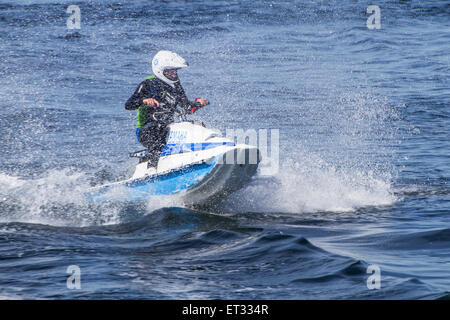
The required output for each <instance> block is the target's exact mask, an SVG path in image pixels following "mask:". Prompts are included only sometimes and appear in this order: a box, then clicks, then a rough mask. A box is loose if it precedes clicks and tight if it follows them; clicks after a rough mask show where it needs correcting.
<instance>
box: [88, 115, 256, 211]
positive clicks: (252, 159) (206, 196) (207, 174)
mask: <svg viewBox="0 0 450 320" xmlns="http://www.w3.org/2000/svg"><path fill="white" fill-rule="evenodd" d="M146 153H147V151H146V150H140V151H136V152H133V153H131V154H130V156H131V157H135V158H138V159H139V163H138V164H137V165H136V169H135V171H134V174H133V175H132V177H131V178H129V179H128V180H124V181H119V182H115V183H111V184H107V185H103V186H100V187H96V188H93V189H91V190H90V191H89V198H90V200H93V201H102V200H111V199H116V197H117V196H119V197H120V199H123V200H124V201H127V202H134V201H143V200H147V199H150V198H153V197H155V196H171V195H177V196H179V197H181V199H182V201H183V202H184V204H186V205H204V204H208V203H211V202H214V201H216V200H218V199H221V198H224V197H227V196H228V195H229V194H231V193H233V192H234V191H236V190H238V189H241V188H242V187H244V186H245V185H246V184H247V183H248V182H249V181H250V179H251V178H252V176H253V175H254V174H255V173H256V171H257V168H258V164H259V162H260V161H261V155H260V152H259V150H258V148H257V147H255V146H251V145H247V144H235V142H234V140H232V139H228V138H226V137H223V136H222V135H221V133H220V131H218V130H213V129H208V128H207V127H206V126H205V125H204V124H203V123H202V122H196V121H187V120H186V118H185V117H184V118H182V121H180V122H174V123H172V124H170V125H169V137H168V141H167V144H166V146H165V148H164V149H163V151H162V152H161V156H160V159H159V161H158V165H157V168H156V169H155V168H148V167H147V160H146Z"/></svg>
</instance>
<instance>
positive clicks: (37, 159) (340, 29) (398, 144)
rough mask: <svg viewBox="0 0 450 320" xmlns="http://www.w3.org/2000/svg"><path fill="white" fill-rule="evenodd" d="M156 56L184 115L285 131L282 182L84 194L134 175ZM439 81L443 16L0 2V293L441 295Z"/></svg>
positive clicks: (448, 8)
mask: <svg viewBox="0 0 450 320" xmlns="http://www.w3.org/2000/svg"><path fill="white" fill-rule="evenodd" d="M69 5H76V6H78V8H79V9H80V29H69V28H68V25H67V20H68V19H69V17H70V15H71V14H70V13H67V8H68V7H69ZM369 5H378V6H379V8H380V10H381V11H380V25H379V27H380V28H379V29H377V28H374V29H369V28H368V26H367V20H368V19H369V17H370V16H371V13H367V8H368V7H369ZM69 25H71V24H70V22H69ZM161 49H168V50H173V51H175V52H177V53H178V54H180V55H181V56H182V57H184V58H185V59H186V60H187V61H188V62H189V65H190V66H189V68H186V69H183V70H181V71H180V72H179V75H180V78H181V82H182V84H183V86H184V88H185V90H186V93H187V95H188V96H189V97H190V98H192V99H193V98H195V97H205V98H207V99H209V101H210V105H209V106H207V107H205V108H204V109H202V110H200V111H199V112H197V113H196V114H195V116H193V117H192V118H193V119H197V120H201V121H203V122H204V123H205V124H206V125H207V126H208V127H212V128H218V129H219V130H221V131H222V133H225V131H226V130H227V129H244V130H247V129H255V130H258V129H269V130H270V129H278V130H279V156H280V159H279V160H280V166H279V170H278V172H276V173H274V174H273V175H271V176H264V175H262V174H261V173H260V172H259V173H258V174H257V175H256V176H255V177H254V179H253V180H252V181H251V182H250V183H249V185H248V186H247V187H245V188H244V189H242V190H240V191H238V192H236V193H235V194H233V195H232V196H231V197H229V198H228V199H227V200H225V201H222V202H221V203H217V204H216V205H215V206H214V207H211V208H203V209H201V210H200V209H194V208H190V207H187V206H185V205H183V203H182V202H181V201H180V200H177V199H176V198H164V199H161V198H158V197H154V198H149V199H148V201H144V202H140V203H122V202H119V201H109V202H104V203H92V202H89V201H88V200H87V199H86V197H85V196H84V192H85V191H86V189H87V188H89V187H91V186H95V185H101V184H104V183H107V182H112V181H119V180H123V179H126V178H128V177H130V176H131V174H132V172H133V169H134V166H135V164H136V159H130V158H129V157H128V153H129V152H133V151H135V150H139V149H141V146H140V145H139V144H138V142H137V141H136V137H135V132H134V130H135V129H134V126H135V116H136V115H135V112H134V111H127V110H125V109H124V103H125V101H126V100H127V99H128V97H129V96H130V95H131V94H132V92H133V91H134V90H135V88H136V87H137V85H138V84H139V83H140V82H141V81H142V80H143V79H144V78H145V77H147V76H149V75H151V64H150V63H151V59H152V57H153V55H154V54H155V53H156V52H157V51H158V50H161ZM449 79H450V4H449V2H448V1H438V0H435V1H418V0H411V1H387V0H376V1H350V0H348V1H295V0H294V1H234V0H232V1H212V0H209V1H195V0H194V1H176V2H175V1H158V0H152V1H133V3H131V1H122V2H117V1H104V0H92V1H53V0H45V1H8V0H6V1H5V0H3V1H1V3H0V298H2V299H448V298H449V297H450V186H449V179H450V82H449ZM70 266H76V267H70ZM69 267H70V268H69ZM73 268H79V269H77V270H79V271H80V272H81V274H80V278H79V280H80V282H79V284H80V286H79V288H77V287H76V286H75V288H74V287H73V286H72V287H71V286H70V285H69V286H68V285H67V284H68V280H69V283H71V284H76V281H74V282H70V281H71V279H74V278H71V279H69V277H71V276H74V275H72V273H71V272H72V271H71V270H74V269H73ZM378 280H379V281H378ZM374 284H375V285H374Z"/></svg>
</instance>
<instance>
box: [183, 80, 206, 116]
mask: <svg viewBox="0 0 450 320" xmlns="http://www.w3.org/2000/svg"><path fill="white" fill-rule="evenodd" d="M179 96H180V106H181V107H182V108H183V109H185V110H186V112H187V113H194V112H195V111H197V110H198V109H200V108H201V107H203V106H205V105H206V104H207V102H206V103H202V102H200V101H198V100H199V99H200V98H197V99H195V100H194V101H189V100H188V98H187V97H186V94H185V93H184V89H183V87H181V85H180V87H179ZM205 101H206V100H205Z"/></svg>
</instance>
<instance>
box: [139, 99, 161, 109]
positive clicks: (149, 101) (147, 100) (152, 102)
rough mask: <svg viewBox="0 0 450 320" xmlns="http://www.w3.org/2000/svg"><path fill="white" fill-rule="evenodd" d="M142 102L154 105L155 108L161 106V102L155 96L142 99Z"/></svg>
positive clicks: (150, 105)
mask: <svg viewBox="0 0 450 320" xmlns="http://www.w3.org/2000/svg"><path fill="white" fill-rule="evenodd" d="M142 103H143V104H145V105H146V106H149V107H153V108H159V102H158V100H156V99H153V98H146V99H143V100H142Z"/></svg>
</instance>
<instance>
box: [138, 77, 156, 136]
mask: <svg viewBox="0 0 450 320" xmlns="http://www.w3.org/2000/svg"><path fill="white" fill-rule="evenodd" d="M154 78H155V76H154V75H153V76H150V77H147V78H145V80H150V79H154ZM147 109H148V107H147V106H146V105H145V104H142V106H140V107H139V108H138V109H137V115H136V128H142V127H143V126H144V125H145V122H146V120H147Z"/></svg>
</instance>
